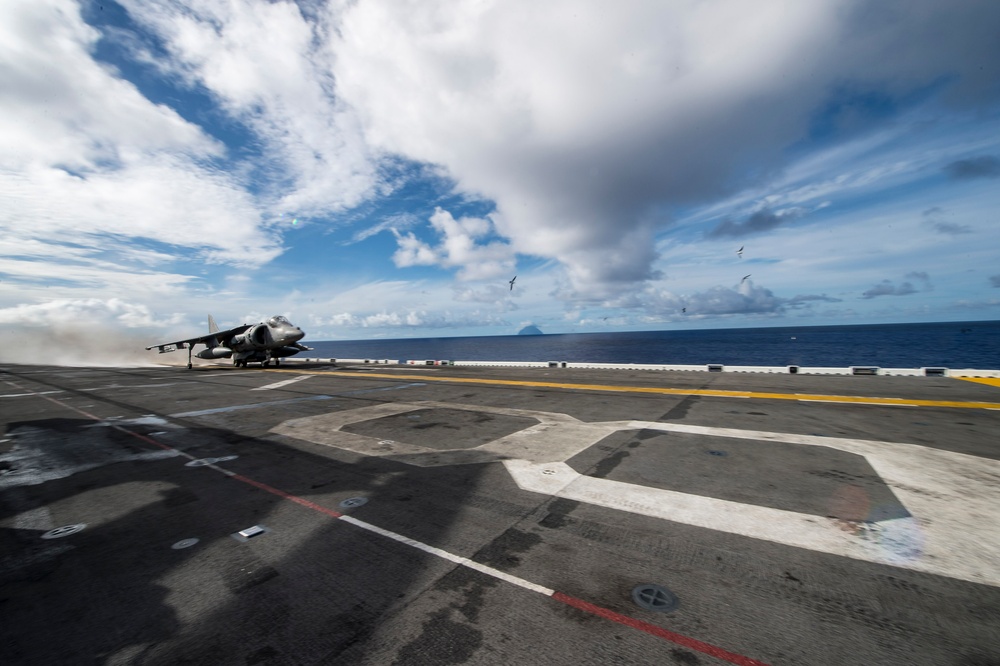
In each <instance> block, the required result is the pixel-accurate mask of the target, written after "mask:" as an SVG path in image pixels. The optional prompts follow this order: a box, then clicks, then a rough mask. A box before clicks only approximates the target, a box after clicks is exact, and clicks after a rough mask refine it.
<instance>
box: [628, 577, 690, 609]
mask: <svg viewBox="0 0 1000 666" xmlns="http://www.w3.org/2000/svg"><path fill="white" fill-rule="evenodd" d="M632 601H634V602H635V603H636V604H637V605H638V606H640V607H642V608H645V609H646V610H651V611H656V612H658V613H669V612H670V611H673V610H676V608H677V607H678V606H679V605H680V601H678V599H677V597H676V595H674V593H673V592H671V591H670V590H668V589H667V588H665V587H663V586H662V585H654V584H652V583H643V584H642V585H636V586H635V587H634V588H632Z"/></svg>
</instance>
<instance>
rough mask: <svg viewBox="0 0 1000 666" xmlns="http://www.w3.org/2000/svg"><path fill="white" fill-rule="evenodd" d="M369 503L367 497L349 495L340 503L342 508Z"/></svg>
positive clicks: (351, 507)
mask: <svg viewBox="0 0 1000 666" xmlns="http://www.w3.org/2000/svg"><path fill="white" fill-rule="evenodd" d="M365 504H368V498H367V497H348V498H347V499H345V500H344V501H343V502H341V503H340V508H341V509H353V508H354V507H357V506H362V505H365Z"/></svg>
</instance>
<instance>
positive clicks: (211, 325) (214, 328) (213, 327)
mask: <svg viewBox="0 0 1000 666" xmlns="http://www.w3.org/2000/svg"><path fill="white" fill-rule="evenodd" d="M208 332H209V333H218V332H219V325H218V324H216V323H215V320H214V319H212V315H208Z"/></svg>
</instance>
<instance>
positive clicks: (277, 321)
mask: <svg viewBox="0 0 1000 666" xmlns="http://www.w3.org/2000/svg"><path fill="white" fill-rule="evenodd" d="M267 325H268V326H275V327H279V326H288V327H291V326H292V322H290V321H288V320H287V319H285V318H284V317H282V316H281V315H277V316H275V317H271V318H270V319H268V320H267Z"/></svg>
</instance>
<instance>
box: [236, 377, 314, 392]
mask: <svg viewBox="0 0 1000 666" xmlns="http://www.w3.org/2000/svg"><path fill="white" fill-rule="evenodd" d="M315 376H316V375H302V376H300V377H292V378H291V379H286V380H284V381H280V382H275V383H273V384H268V385H267V386H258V387H257V388H255V389H250V390H251V391H269V390H271V389H276V388H281V387H282V386H288V385H289V384H294V383H295V382H301V381H302V380H303V379H309V378H310V377H315Z"/></svg>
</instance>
